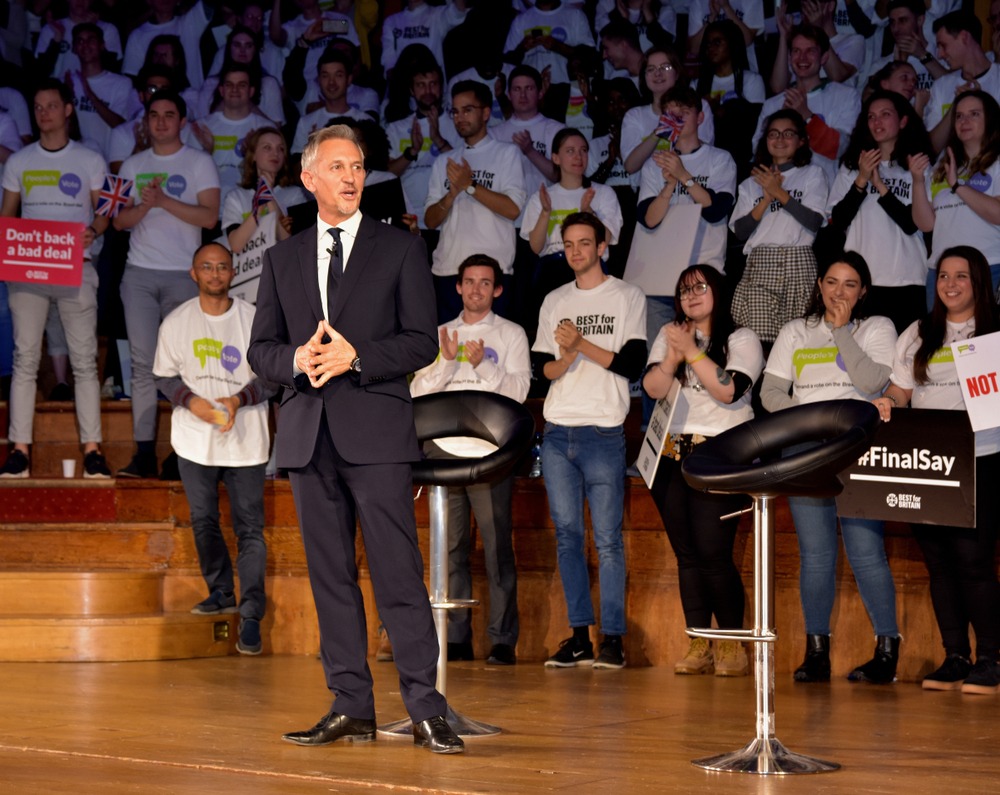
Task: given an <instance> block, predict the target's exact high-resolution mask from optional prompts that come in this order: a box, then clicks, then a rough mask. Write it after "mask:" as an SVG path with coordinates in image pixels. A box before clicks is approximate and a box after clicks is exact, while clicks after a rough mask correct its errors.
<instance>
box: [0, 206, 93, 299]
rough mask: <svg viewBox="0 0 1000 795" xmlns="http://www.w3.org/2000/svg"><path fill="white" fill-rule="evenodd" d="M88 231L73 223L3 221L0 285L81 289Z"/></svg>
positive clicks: (0, 241) (24, 219)
mask: <svg viewBox="0 0 1000 795" xmlns="http://www.w3.org/2000/svg"><path fill="white" fill-rule="evenodd" d="M84 229H85V225H84V224H81V223H72V222H69V221H41V220H35V219H26V218H0V281H5V282H22V283H27V284H47V285H52V286H55V287H79V286H80V283H81V282H82V280H83V230H84Z"/></svg>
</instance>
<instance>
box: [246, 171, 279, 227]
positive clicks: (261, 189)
mask: <svg viewBox="0 0 1000 795" xmlns="http://www.w3.org/2000/svg"><path fill="white" fill-rule="evenodd" d="M273 201H274V193H272V192H271V188H270V187H269V186H268V184H267V182H265V181H264V178H263V177H261V178H260V179H258V180H257V190H255V191H254V192H253V203H252V205H251V211H252V212H253V219H254V220H255V221H256V220H257V214H258V213H259V212H260V208H261V207H263V206H264V205H266V204H268V203H269V202H273Z"/></svg>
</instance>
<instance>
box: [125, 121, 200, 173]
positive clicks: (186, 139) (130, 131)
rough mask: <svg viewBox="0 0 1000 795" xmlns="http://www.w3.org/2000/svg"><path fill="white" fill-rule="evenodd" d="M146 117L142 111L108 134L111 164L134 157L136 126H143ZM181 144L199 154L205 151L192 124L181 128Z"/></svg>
mask: <svg viewBox="0 0 1000 795" xmlns="http://www.w3.org/2000/svg"><path fill="white" fill-rule="evenodd" d="M145 116H146V111H145V110H142V109H140V110H139V112H138V113H136V114H135V115H134V116H133V117H132V118H130V119H128V120H127V121H125V122H124V123H123V124H119V125H118V126H117V127H114V128H112V130H111V132H110V133H108V162H109V163H121V162H124V161H125V160H127V159H128V158H130V157H131V156H132V150H133V149H135V130H136V125H137V124H139V125H141V124H142V120H143V118H144V117H145ZM189 121H190V120H189ZM181 143H182V144H184V146H186V147H188V148H190V149H194V150H196V151H198V152H203V151H205V149H204V147H203V146H202V145H201V142H200V141H199V140H198V137H197V136H196V135H195V134H194V132H192V130H191V125H190V124H185V125H184V126H183V127H181ZM136 154H138V152H137V153H136Z"/></svg>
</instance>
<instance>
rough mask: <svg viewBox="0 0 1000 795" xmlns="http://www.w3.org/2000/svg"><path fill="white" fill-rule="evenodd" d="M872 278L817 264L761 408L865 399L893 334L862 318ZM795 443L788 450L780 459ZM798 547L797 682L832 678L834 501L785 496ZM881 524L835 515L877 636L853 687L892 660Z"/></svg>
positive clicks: (876, 390)
mask: <svg viewBox="0 0 1000 795" xmlns="http://www.w3.org/2000/svg"><path fill="white" fill-rule="evenodd" d="M871 285H872V279H871V272H870V271H869V269H868V263H867V262H865V259H864V257H862V256H861V255H860V254H858V253H857V252H854V251H847V252H843V253H841V254H840V255H839V256H836V257H834V258H833V259H832V261H831V262H829V263H827V264H825V265H824V264H822V263H821V264H820V270H819V278H818V279H817V280H816V286H815V288H814V289H813V295H812V299H811V300H810V303H809V306H808V307H807V309H806V314H805V317H803V318H799V319H798V320H793V321H792V322H791V323H788V324H787V325H786V326H785V327H784V328H782V329H781V332H780V333H779V334H778V339H777V340H776V341H775V343H774V347H773V348H772V349H771V355H770V356H769V357H768V360H767V367H765V368H764V380H763V383H762V385H761V395H760V397H761V402H762V403H763V404H764V408H766V409H767V410H768V411H771V412H774V411H780V410H781V409H784V408H788V407H790V406H797V405H801V404H805V403H814V402H818V401H822V400H873V399H874V398H876V397H878V396H879V395H881V394H882V390H883V389H884V388H885V385H886V383H887V382H888V380H889V372H890V371H891V369H892V356H893V349H894V347H895V344H896V331H895V329H894V328H893V326H892V321H891V320H889V319H888V318H886V317H878V316H872V317H868V316H867V312H866V311H865V296H866V295H867V293H868V291H869V290H870V289H871ZM801 449H804V448H803V447H795V448H791V450H789V451H786V453H790V452H797V451H799V450H801ZM788 505H789V507H790V508H791V511H792V519H793V521H794V522H795V531H796V535H797V536H798V541H799V560H800V564H799V565H800V568H799V591H800V596H801V599H802V612H803V613H804V614H805V624H806V656H805V660H804V661H803V662H802V665H800V666H799V667H798V669H796V671H795V681H796V682H825V681H829V679H830V616H831V614H832V613H833V602H834V597H835V595H836V575H837V555H838V550H839V546H840V542H839V541H838V538H837V518H838V517H837V504H836V502H835V501H834V500H833V498H815V497H789V498H788ZM882 530H883V526H882V522H880V521H876V520H872V519H857V518H852V517H847V516H841V517H840V533H841V536H842V537H843V539H844V549H845V551H846V552H847V559H848V561H849V562H850V564H851V569H852V570H853V572H854V579H855V582H857V584H858V591H859V592H860V594H861V600H862V602H864V605H865V610H866V611H867V612H868V617H869V619H870V620H871V622H872V625H873V627H874V629H875V635H876V638H877V640H876V646H875V654H874V656H873V658H872V659H871V660H870V661H868V662H867V663H865V664H864V665H859V666H858V667H857V668H855V669H854V670H853V671H851V673H850V674H849V675H848V679H850V680H851V681H867V682H873V683H879V684H885V683H888V682H892V681H893V679H894V678H895V676H896V663H897V661H898V659H899V627H898V626H897V623H896V586H895V584H894V583H893V580H892V572H890V571H889V562H888V560H887V559H886V555H885V543H884V541H883V535H882Z"/></svg>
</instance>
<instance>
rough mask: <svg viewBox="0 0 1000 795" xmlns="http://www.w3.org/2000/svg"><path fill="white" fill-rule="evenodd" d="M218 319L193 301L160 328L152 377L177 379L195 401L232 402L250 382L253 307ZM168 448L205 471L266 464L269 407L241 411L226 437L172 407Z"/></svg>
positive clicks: (239, 306) (241, 305) (239, 304)
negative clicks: (182, 383)
mask: <svg viewBox="0 0 1000 795" xmlns="http://www.w3.org/2000/svg"><path fill="white" fill-rule="evenodd" d="M232 301H233V304H232V306H230V307H229V310H228V311H227V312H226V313H225V314H222V315H207V314H205V313H204V312H203V311H202V309H201V306H200V304H199V299H198V298H197V297H195V298H192V299H190V300H189V301H185V302H184V303H183V304H181V305H180V306H179V307H177V308H176V309H175V310H174V311H173V312H171V313H170V314H169V315H167V316H166V317H165V318H164V319H163V322H162V323H161V324H160V331H159V337H158V339H157V343H156V358H155V359H154V361H153V374H154V375H157V376H160V377H161V378H172V377H177V376H179V377H180V379H181V380H182V381H183V382H184V384H185V385H186V386H187V387H188V389H190V390H191V391H192V392H194V393H195V394H196V395H197V396H198V397H202V398H205V399H206V400H217V399H218V398H223V397H232V396H233V395H235V394H236V393H238V392H239V391H240V390H241V389H243V387H245V386H246V385H247V384H248V383H250V381H252V380H253V378H254V374H253V371H252V370H251V369H250V365H249V364H248V363H247V348H248V347H249V345H250V327H251V326H252V325H253V316H254V307H253V304H249V303H247V302H246V301H244V300H243V299H241V298H233V299H232ZM170 444H171V446H172V447H173V448H174V450H175V452H176V453H177V455H179V456H181V457H182V458H186V459H187V460H188V461H194V462H195V463H196V464H201V465H203V466H224V467H246V466H254V465H256V464H263V463H265V462H266V461H267V455H268V448H269V444H270V438H269V436H268V431H267V403H266V402H264V403H258V404H256V405H254V406H243V407H242V408H240V409H239V410H238V411H237V412H236V422H235V424H234V425H233V427H232V428H230V429H229V430H228V431H226V433H219V428H218V426H216V425H213V424H211V423H208V422H205V421H204V420H202V419H199V418H198V417H196V416H195V415H194V414H192V413H191V411H190V409H186V408H184V407H183V406H174V409H173V414H172V415H171V418H170Z"/></svg>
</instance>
